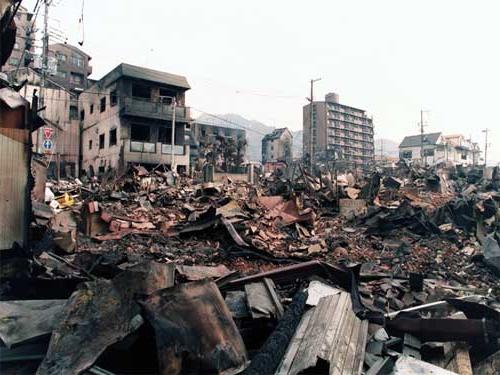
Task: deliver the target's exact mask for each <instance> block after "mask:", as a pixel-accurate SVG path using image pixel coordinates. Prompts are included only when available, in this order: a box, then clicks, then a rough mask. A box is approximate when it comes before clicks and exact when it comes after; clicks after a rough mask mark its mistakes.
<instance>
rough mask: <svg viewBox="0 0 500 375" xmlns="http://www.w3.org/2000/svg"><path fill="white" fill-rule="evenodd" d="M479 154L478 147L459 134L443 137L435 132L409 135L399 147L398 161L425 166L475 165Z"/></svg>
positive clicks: (477, 162)
mask: <svg viewBox="0 0 500 375" xmlns="http://www.w3.org/2000/svg"><path fill="white" fill-rule="evenodd" d="M422 154H423V155H422ZM480 154H481V150H480V149H479V145H478V144H477V143H474V142H471V141H470V140H468V139H466V138H465V137H464V136H463V135H460V134H456V135H443V134H442V133H441V132H437V133H429V134H418V135H411V136H407V137H405V138H404V139H403V141H402V142H401V144H400V145H399V158H400V159H404V160H410V161H412V162H416V163H419V164H425V165H436V164H440V163H446V164H453V165H460V164H461V165H477V164H479V157H480Z"/></svg>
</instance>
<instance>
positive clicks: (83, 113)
mask: <svg viewBox="0 0 500 375" xmlns="http://www.w3.org/2000/svg"><path fill="white" fill-rule="evenodd" d="M83 120H85V111H84V110H83V109H82V110H81V111H80V121H83Z"/></svg>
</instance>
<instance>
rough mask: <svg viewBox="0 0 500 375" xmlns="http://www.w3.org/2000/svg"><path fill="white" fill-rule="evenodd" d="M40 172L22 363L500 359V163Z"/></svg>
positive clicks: (163, 366) (14, 363) (26, 272)
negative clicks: (221, 174) (288, 172)
mask: <svg viewBox="0 0 500 375" xmlns="http://www.w3.org/2000/svg"><path fill="white" fill-rule="evenodd" d="M37 177H38V178H37ZM39 177H40V176H35V180H36V181H37V184H38V186H39V187H40V186H42V185H43V187H46V188H45V191H44V192H43V189H42V190H40V188H38V189H35V190H36V194H35V193H34V194H33V213H34V219H33V224H32V244H33V245H32V248H31V249H22V250H21V249H14V250H12V252H11V253H10V254H7V256H6V257H5V256H4V259H3V262H2V263H3V266H2V280H4V282H3V283H2V287H1V290H0V291H1V295H2V301H4V302H0V318H1V319H0V338H1V339H2V341H3V343H4V344H5V348H1V350H2V353H3V354H2V355H3V357H4V359H3V360H1V363H2V366H3V367H4V368H5V369H7V370H8V371H11V372H12V373H32V372H34V371H38V372H37V373H39V374H77V373H87V374H96V373H97V374H107V373H109V372H110V373H117V374H121V373H141V374H142V373H144V374H149V373H161V374H171V373H200V374H205V373H221V374H222V373H224V374H237V373H242V372H244V373H252V374H267V373H270V374H271V373H277V374H297V373H303V372H304V371H309V372H307V373H330V374H333V373H336V374H343V373H345V374H348V373H349V374H350V373H353V374H354V373H356V374H357V373H366V374H382V373H384V374H388V373H399V374H403V373H404V374H406V373H443V374H448V373H459V374H465V373H492V374H493V373H498V371H500V366H499V365H498V362H499V361H500V354H499V351H498V349H499V348H498V344H499V342H498V340H499V336H500V334H499V332H500V313H499V311H500V310H499V308H500V300H499V294H500V283H499V274H500V247H499V241H498V239H499V238H498V235H497V233H498V232H497V230H498V222H499V221H498V219H499V215H500V211H499V203H500V195H499V194H498V183H499V176H498V170H497V169H494V170H493V173H492V175H488V176H487V175H483V171H482V170H479V169H467V170H465V169H463V168H460V167H457V168H451V169H450V168H448V169H446V168H440V169H436V168H434V169H431V168H425V169H424V168H416V167H408V166H406V165H401V166H399V167H398V168H397V169H395V170H384V171H375V172H373V173H371V174H369V175H366V176H364V177H360V176H353V175H352V174H350V173H348V174H338V173H333V172H325V171H324V172H323V173H322V174H321V176H318V177H313V176H311V175H309V174H308V173H307V172H306V171H305V170H304V169H303V168H302V167H301V166H298V167H297V168H295V169H294V176H292V177H286V176H285V175H283V174H282V175H279V174H276V175H272V176H266V177H263V178H262V179H261V180H260V182H259V183H258V184H254V185H252V184H249V183H246V182H234V181H231V180H229V179H226V181H224V182H223V183H198V182H196V181H193V180H191V179H188V178H181V177H177V176H174V175H172V174H171V173H170V172H168V171H165V170H160V169H157V170H155V171H147V170H145V169H144V168H143V167H140V166H135V167H132V168H131V169H130V170H128V171H127V172H126V173H124V174H123V175H119V176H116V175H115V176H106V178H105V179H103V181H100V182H97V181H95V180H92V181H88V182H86V183H82V182H80V181H79V180H75V181H60V182H52V181H51V182H47V183H46V184H45V181H43V179H41V178H39ZM35 187H36V186H35ZM35 190H34V192H35ZM41 192H43V193H41ZM49 307H50V308H49ZM408 309H409V310H410V311H408V312H406V310H408ZM402 310H405V311H404V312H402ZM14 316H15V317H19V316H20V317H22V319H19V318H16V319H13V317H14ZM2 322H3V323H2ZM16 332H19V333H16ZM80 347H85V348H87V349H86V350H85V353H83V354H82V353H81V352H80V350H79V348H80ZM37 369H38V370H37ZM412 371H413V372H412ZM418 371H420V372H418ZM488 371H489V372H488Z"/></svg>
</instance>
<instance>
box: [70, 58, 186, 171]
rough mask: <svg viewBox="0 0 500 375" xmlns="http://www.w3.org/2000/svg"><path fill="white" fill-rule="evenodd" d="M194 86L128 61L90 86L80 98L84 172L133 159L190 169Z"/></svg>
mask: <svg viewBox="0 0 500 375" xmlns="http://www.w3.org/2000/svg"><path fill="white" fill-rule="evenodd" d="M189 89H190V86H189V84H188V82H187V79H186V78H185V77H183V76H179V75H174V74H170V73H166V72H161V71H157V70H152V69H148V68H143V67H138V66H134V65H129V64H124V63H123V64H120V65H118V66H117V67H116V68H115V69H113V70H112V71H111V72H109V73H108V74H106V75H105V76H104V77H103V78H101V79H100V80H99V81H97V82H96V83H95V84H93V85H92V86H90V87H89V88H88V89H87V90H85V91H84V92H83V93H82V94H81V95H80V98H79V104H80V106H79V117H80V121H81V128H82V135H81V139H82V162H81V165H82V168H83V170H85V171H86V172H88V173H90V174H96V173H102V172H104V171H105V170H107V169H109V168H119V167H125V166H126V165H127V164H128V163H140V164H142V165H145V166H151V167H154V166H157V165H158V164H165V165H168V166H172V164H173V165H174V168H177V169H178V170H182V169H183V170H187V169H188V168H189V136H188V134H187V129H186V128H187V125H188V124H189V122H190V111H189V108H188V107H186V102H185V101H186V97H185V93H186V91H187V90H189ZM174 102H175V105H174ZM174 110H175V131H174V133H175V135H174V139H172V122H173V118H174ZM172 147H173V152H174V160H172V155H171V153H172ZM172 162H173V163H172Z"/></svg>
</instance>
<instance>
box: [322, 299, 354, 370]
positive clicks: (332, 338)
mask: <svg viewBox="0 0 500 375" xmlns="http://www.w3.org/2000/svg"><path fill="white" fill-rule="evenodd" d="M350 300H351V296H350V295H349V294H348V293H341V294H340V296H339V302H338V303H337V306H336V307H335V311H334V313H333V314H332V316H333V319H335V321H336V322H335V324H331V325H330V326H329V327H328V330H327V332H326V341H327V342H328V343H329V345H328V346H326V345H325V346H324V347H322V348H321V349H322V350H321V352H320V354H319V356H320V357H321V358H323V359H324V360H325V361H329V360H330V357H331V348H335V347H336V346H337V344H338V340H339V338H340V336H339V334H340V330H341V328H342V322H343V321H344V319H345V316H346V314H347V313H348V311H349V310H350V306H351V301H350Z"/></svg>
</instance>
